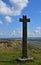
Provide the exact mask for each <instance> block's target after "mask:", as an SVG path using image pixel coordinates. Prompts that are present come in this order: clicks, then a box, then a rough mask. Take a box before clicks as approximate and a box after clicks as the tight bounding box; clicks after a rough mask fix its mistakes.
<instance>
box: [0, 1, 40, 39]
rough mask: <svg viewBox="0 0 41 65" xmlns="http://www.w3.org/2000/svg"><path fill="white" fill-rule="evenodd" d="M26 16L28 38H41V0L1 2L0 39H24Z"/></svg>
mask: <svg viewBox="0 0 41 65" xmlns="http://www.w3.org/2000/svg"><path fill="white" fill-rule="evenodd" d="M23 15H26V16H27V18H30V22H27V35H28V37H41V0H0V38H14V37H22V33H23V31H22V30H23V26H22V25H23V24H22V22H20V21H19V18H22V16H23Z"/></svg>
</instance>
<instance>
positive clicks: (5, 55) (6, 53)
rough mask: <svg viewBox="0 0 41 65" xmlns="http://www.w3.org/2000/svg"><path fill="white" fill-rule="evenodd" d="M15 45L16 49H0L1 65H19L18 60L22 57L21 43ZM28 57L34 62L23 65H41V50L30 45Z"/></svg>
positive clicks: (23, 63)
mask: <svg viewBox="0 0 41 65" xmlns="http://www.w3.org/2000/svg"><path fill="white" fill-rule="evenodd" d="M15 43H16V45H15V47H14V46H13V47H7V48H0V65H19V64H18V62H16V59H17V58H18V57H21V46H20V43H19V42H16V41H15ZM18 43H19V44H18ZM28 56H30V57H33V58H34V61H33V62H22V63H21V65H41V48H39V47H37V46H33V45H30V44H28Z"/></svg>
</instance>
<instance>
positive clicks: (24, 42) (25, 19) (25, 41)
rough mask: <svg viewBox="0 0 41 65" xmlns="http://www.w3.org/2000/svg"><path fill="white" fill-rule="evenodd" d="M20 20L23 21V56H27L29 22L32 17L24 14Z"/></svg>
mask: <svg viewBox="0 0 41 65" xmlns="http://www.w3.org/2000/svg"><path fill="white" fill-rule="evenodd" d="M19 21H20V22H23V39H22V58H27V22H30V19H29V18H27V17H26V16H24V15H23V18H20V19H19Z"/></svg>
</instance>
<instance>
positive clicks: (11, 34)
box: [0, 28, 22, 37]
mask: <svg viewBox="0 0 41 65" xmlns="http://www.w3.org/2000/svg"><path fill="white" fill-rule="evenodd" d="M0 36H4V37H22V31H21V30H20V29H19V28H17V29H15V30H13V31H11V32H2V33H0Z"/></svg>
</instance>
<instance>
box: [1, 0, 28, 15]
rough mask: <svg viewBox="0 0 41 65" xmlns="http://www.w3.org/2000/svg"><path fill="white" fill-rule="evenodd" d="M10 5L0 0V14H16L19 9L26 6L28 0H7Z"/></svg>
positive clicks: (19, 11) (19, 12)
mask: <svg viewBox="0 0 41 65" xmlns="http://www.w3.org/2000/svg"><path fill="white" fill-rule="evenodd" d="M9 2H10V4H11V5H12V6H11V7H10V5H9V6H8V4H6V3H5V2H4V0H0V14H3V15H10V16H18V15H20V14H21V11H22V10H23V9H24V8H25V7H26V6H27V4H28V2H29V1H28V0H9Z"/></svg>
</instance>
